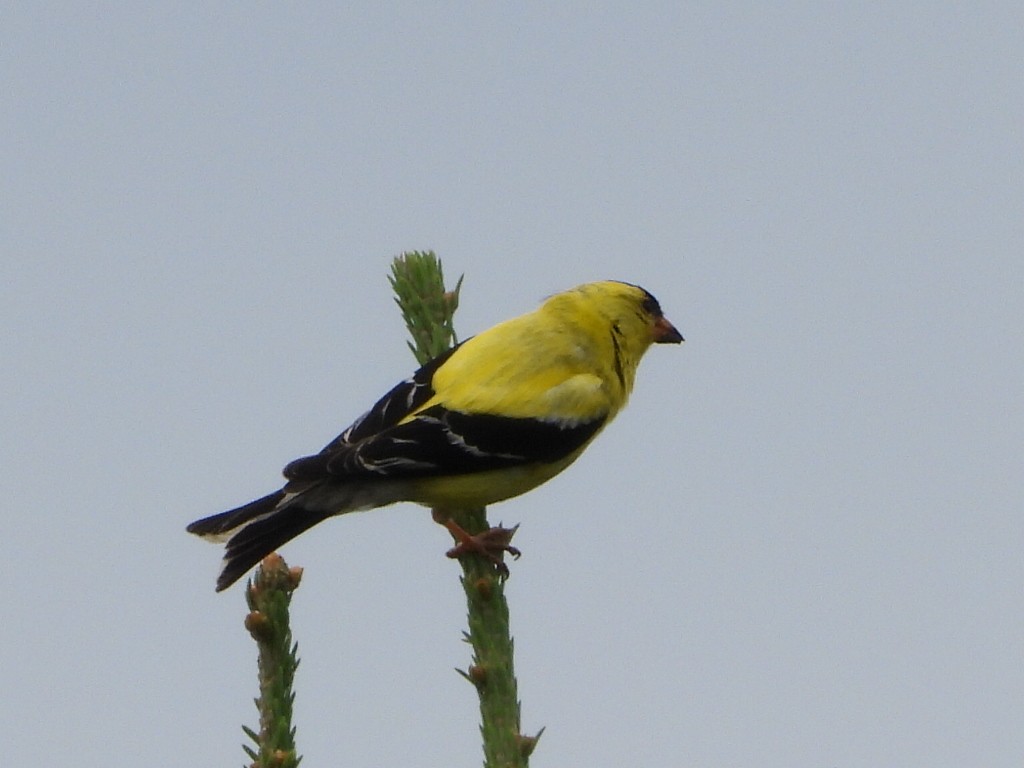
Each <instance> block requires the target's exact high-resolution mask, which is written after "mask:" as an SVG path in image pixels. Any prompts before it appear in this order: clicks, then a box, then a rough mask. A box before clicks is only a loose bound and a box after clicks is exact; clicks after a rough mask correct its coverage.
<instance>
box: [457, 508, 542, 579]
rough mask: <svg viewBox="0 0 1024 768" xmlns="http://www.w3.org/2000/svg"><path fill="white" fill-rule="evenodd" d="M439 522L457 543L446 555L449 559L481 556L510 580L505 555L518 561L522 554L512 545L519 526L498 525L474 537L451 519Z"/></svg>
mask: <svg viewBox="0 0 1024 768" xmlns="http://www.w3.org/2000/svg"><path fill="white" fill-rule="evenodd" d="M438 522H440V523H441V525H443V526H444V527H445V528H447V529H448V531H449V533H451V535H452V538H454V539H455V541H456V542H457V543H456V545H455V546H454V547H452V548H451V549H449V550H448V551H447V552H446V553H445V554H447V555H448V557H451V558H458V557H462V556H463V555H479V556H480V557H482V558H484V559H485V560H487V561H488V562H490V563H493V564H494V567H495V568H497V569H498V574H499V575H500V576H502V577H503V578H508V566H507V565H505V560H504V555H505V553H506V552H508V553H509V554H510V555H512V557H513V558H515V559H516V560H518V559H519V556H520V555H521V554H522V553H521V552H520V551H519V550H518V549H516V548H515V547H513V546H512V543H511V542H512V537H513V536H515V535H516V531H517V530H519V526H518V525H516V526H513V527H512V528H503V527H502V526H501V525H498V526H496V527H494V528H488V529H487V530H486V531H482V532H481V533H477V534H475V535H474V534H470V533H468V532H466V530H465V529H463V527H462V526H461V525H459V524H458V523H456V522H455V521H454V520H452V519H451V518H449V519H447V520H443V521H438Z"/></svg>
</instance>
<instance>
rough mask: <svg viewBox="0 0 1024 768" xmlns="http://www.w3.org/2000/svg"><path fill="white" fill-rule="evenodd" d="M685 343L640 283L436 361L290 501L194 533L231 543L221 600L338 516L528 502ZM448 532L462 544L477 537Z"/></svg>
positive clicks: (550, 309) (350, 434) (559, 300)
mask: <svg viewBox="0 0 1024 768" xmlns="http://www.w3.org/2000/svg"><path fill="white" fill-rule="evenodd" d="M682 341H683V337H682V335H681V334H680V333H679V331H677V330H676V329H675V327H674V326H673V325H672V324H671V323H670V322H669V321H668V320H666V319H665V316H664V315H663V314H662V312H661V307H660V306H659V304H658V301H657V299H655V298H654V296H652V295H651V294H650V293H648V292H647V291H645V290H644V289H643V288H640V287H639V286H635V285H631V284H629V283H621V282H615V281H603V282H597V283H586V284H584V285H580V286H577V287H576V288H573V289H571V290H568V291H565V292H563V293H559V294H556V295H554V296H552V297H550V298H549V299H547V300H546V301H545V302H544V303H543V304H542V305H541V306H540V307H539V308H538V309H536V310H535V311H533V312H530V313H528V314H525V315H521V316H520V317H516V318H513V319H511V320H506V321H505V322H503V323H499V324H498V325H496V326H494V327H493V328H491V329H489V330H487V331H484V332H483V333H481V334H479V335H477V336H473V337H472V338H469V339H467V340H466V341H464V342H462V343H461V344H459V345H458V346H456V347H454V348H452V349H450V350H448V351H447V352H445V353H444V354H442V355H440V356H439V357H437V358H435V359H434V360H431V361H430V362H428V363H427V364H426V365H424V366H423V367H422V368H420V369H419V370H418V371H416V373H414V374H413V375H412V377H410V378H408V379H406V380H405V381H403V382H401V383H400V384H398V386H396V387H395V388H394V389H392V390H391V391H390V392H388V393H387V394H386V395H384V397H382V398H381V399H380V400H379V401H378V402H377V403H376V405H374V406H373V407H372V408H371V409H370V410H369V411H367V412H366V413H365V414H363V415H362V416H360V417H359V418H358V419H357V420H356V421H355V423H354V424H352V426H350V427H349V428H348V429H346V430H345V431H344V432H342V433H341V435H340V436H338V437H337V438H336V439H335V440H334V441H332V442H331V443H330V444H329V445H327V446H326V447H325V448H324V449H323V450H322V451H320V453H318V454H315V455H313V456H306V457H304V458H301V459H296V460H295V461H293V462H292V463H290V464H289V465H288V466H287V467H285V468H284V476H285V479H286V480H287V482H286V483H285V485H284V487H283V488H281V489H280V490H278V491H275V492H274V493H271V494H269V495H268V496H264V497H263V498H261V499H257V500H255V501H252V502H250V503H248V504H246V505H244V506H241V507H238V508H237V509H232V510H229V511H227V512H223V513H221V514H219V515H213V516H212V517H207V518H204V519H202V520H197V521H196V522H194V523H192V524H191V525H189V526H188V531H189V532H190V533H195V534H197V535H199V536H202V537H203V538H205V539H209V540H211V541H227V549H226V553H225V556H224V567H223V570H222V571H221V574H220V577H219V578H218V579H217V591H220V590H223V589H226V588H227V587H229V586H231V584H233V583H234V582H235V581H237V580H238V579H239V578H241V576H243V575H244V574H245V572H246V571H248V570H249V569H250V568H251V567H252V566H254V565H255V564H256V563H258V562H259V561H260V560H261V559H262V558H263V557H264V556H266V555H267V554H269V553H270V552H273V551H274V550H275V549H277V548H278V547H280V546H281V545H282V544H284V543H285V542H287V541H290V540H291V539H293V538H294V537H296V536H298V535H299V534H300V533H302V532H303V531H305V530H307V529H308V528H311V527H312V526H314V525H316V524H317V523H319V522H320V521H322V520H326V519H327V518H328V517H333V516H334V515H342V514H345V513H346V512H355V511H359V510H366V509H373V508H375V507H383V506H385V505H387V504H394V503H395V502H398V501H412V502H416V503H418V504H422V505H424V506H427V507H431V508H432V509H434V510H435V512H436V511H438V510H441V511H443V510H445V509H458V508H476V507H481V506H485V505H487V504H492V503H494V502H497V501H502V500H503V499H508V498H511V497H513V496H518V495H519V494H522V493H525V492H526V491H529V490H532V489H533V488H536V487H537V486H538V485H540V484H541V483H543V482H546V481H547V480H550V479H551V478H552V477H554V476H555V475H557V474H558V473H559V472H561V471H562V470H563V469H565V468H566V467H567V466H569V465H570V464H571V463H572V462H573V461H575V460H576V458H577V457H578V456H579V455H580V454H581V453H582V452H583V450H584V449H585V448H586V447H587V445H589V444H590V442H591V441H592V440H593V439H594V438H595V437H596V436H597V434H598V433H599V432H600V431H601V430H602V429H603V428H604V427H605V426H606V425H607V424H608V423H609V422H610V421H611V420H612V419H613V418H614V417H615V415H616V414H617V413H618V412H619V411H620V410H622V407H623V406H624V405H625V404H626V400H627V399H628V397H629V394H630V392H631V391H632V389H633V381H634V378H635V376H636V369H637V365H639V363H640V358H641V357H642V356H643V354H644V352H646V351H647V348H648V347H650V345H651V344H678V343H680V342H682ZM442 516H443V512H442ZM449 527H450V528H451V529H452V530H453V534H455V535H456V536H457V538H460V539H462V540H463V543H464V544H466V543H468V539H472V538H473V537H468V535H466V534H464V533H462V535H461V536H460V532H459V530H458V528H457V526H454V525H450V526H449ZM504 543H505V544H506V545H507V543H508V542H507V540H506V541H505V542H504ZM485 546H486V545H485ZM500 548H504V549H510V548H509V547H507V546H504V547H502V546H501V545H499V549H500Z"/></svg>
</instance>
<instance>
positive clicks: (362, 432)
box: [321, 339, 468, 454]
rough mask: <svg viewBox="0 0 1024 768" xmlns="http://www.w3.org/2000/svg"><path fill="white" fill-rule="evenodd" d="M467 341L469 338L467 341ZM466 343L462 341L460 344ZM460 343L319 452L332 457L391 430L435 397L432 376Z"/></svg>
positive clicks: (390, 393) (392, 391)
mask: <svg viewBox="0 0 1024 768" xmlns="http://www.w3.org/2000/svg"><path fill="white" fill-rule="evenodd" d="M466 341H468V339H467V340H466ZM463 343H465V342H463ZM459 346H461V344H457V345H456V346H454V347H452V348H451V349H449V350H448V351H447V352H442V353H441V354H440V355H438V356H437V357H435V358H434V359H433V360H430V361H429V362H427V363H424V365H423V366H422V367H421V368H420V369H419V370H418V371H416V373H414V374H413V375H412V376H410V377H409V378H408V379H405V381H402V382H400V383H399V384H397V385H396V386H395V387H394V388H393V389H392V390H391V391H390V392H388V393H387V394H386V395H384V397H382V398H381V399H380V400H378V401H377V402H376V403H374V405H373V407H372V408H370V410H368V411H367V412H366V413H364V414H363V415H362V416H360V417H359V418H358V419H356V420H355V421H354V422H352V425H351V426H349V427H348V429H346V430H345V431H344V432H342V433H341V434H340V435H338V436H337V437H336V438H335V439H334V440H332V441H331V442H330V443H328V444H327V445H326V446H325V447H324V449H323V451H321V453H325V454H331V453H334V452H336V451H338V450H339V449H341V448H344V447H345V446H349V445H353V444H355V443H358V442H360V441H362V440H365V439H366V438H368V437H370V436H371V435H375V434H377V433H378V432H381V431H383V430H385V429H387V428H388V427H393V426H394V425H396V424H397V423H398V422H400V421H401V420H402V419H404V418H405V417H406V416H408V415H409V414H410V413H412V412H413V411H415V410H416V409H417V408H419V407H420V406H421V405H423V403H425V402H427V400H429V399H430V398H432V397H433V396H434V387H433V384H432V382H433V380H434V373H435V372H436V371H437V369H438V368H440V367H441V366H442V365H444V363H445V361H447V360H448V358H449V357H451V356H452V355H453V354H454V353H455V350H457V349H458V348H459Z"/></svg>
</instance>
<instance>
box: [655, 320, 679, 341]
mask: <svg viewBox="0 0 1024 768" xmlns="http://www.w3.org/2000/svg"><path fill="white" fill-rule="evenodd" d="M682 342H683V334H681V333H680V332H679V331H677V330H676V327H675V326H674V325H672V323H670V322H669V321H668V320H666V319H665V317H664V315H663V316H661V317H659V318H658V319H657V320H655V321H654V343H655V344H681V343H682Z"/></svg>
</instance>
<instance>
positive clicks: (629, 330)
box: [549, 280, 683, 393]
mask: <svg viewBox="0 0 1024 768" xmlns="http://www.w3.org/2000/svg"><path fill="white" fill-rule="evenodd" d="M549 302H552V303H555V304H556V305H559V306H560V308H561V310H562V314H564V315H569V316H574V317H575V318H576V320H577V321H578V325H579V326H580V327H581V328H583V329H584V330H585V331H586V333H587V335H588V336H590V337H591V338H592V339H593V340H594V341H595V343H596V344H599V345H600V346H601V347H603V348H605V349H607V350H609V352H610V360H611V361H612V366H613V369H614V373H615V376H616V378H618V380H619V381H621V382H622V385H623V389H624V390H625V392H627V393H628V392H629V391H630V390H631V389H632V388H633V378H634V376H635V374H636V368H637V365H639V363H640V358H641V357H643V354H644V352H646V351H647V349H648V348H649V347H650V346H651V344H679V343H681V342H682V341H683V336H682V334H680V333H679V331H678V330H676V328H675V326H674V325H672V323H670V322H669V321H668V320H667V319H666V318H665V315H664V314H663V313H662V311H661V305H660V304H658V300H657V299H656V298H654V296H652V295H651V294H650V293H648V292H647V291H645V290H644V289H643V288H641V287H640V286H637V285H632V284H631V283H622V282H617V281H614V280H604V281H601V282H596V283H584V284H583V285H579V286H577V287H576V288H573V289H571V290H569V291H566V292H565V293H561V294H558V295H556V296H553V297H552V298H551V299H549Z"/></svg>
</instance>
